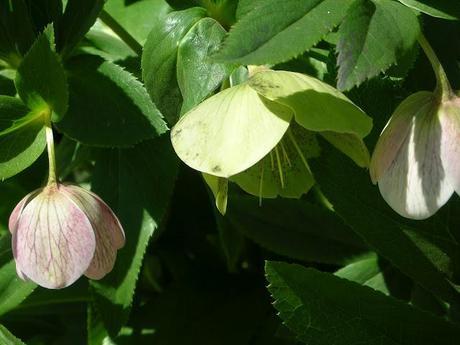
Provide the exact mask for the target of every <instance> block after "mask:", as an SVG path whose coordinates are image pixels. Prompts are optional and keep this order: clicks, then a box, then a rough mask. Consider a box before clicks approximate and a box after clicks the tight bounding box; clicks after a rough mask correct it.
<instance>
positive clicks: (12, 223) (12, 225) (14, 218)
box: [8, 188, 42, 234]
mask: <svg viewBox="0 0 460 345" xmlns="http://www.w3.org/2000/svg"><path fill="white" fill-rule="evenodd" d="M41 190H42V189H41V188H40V189H37V190H35V191H33V192H32V193H29V194H27V195H26V196H25V197H24V198H22V200H21V201H20V202H19V203H18V204H17V205H16V207H15V208H14V210H13V212H11V215H10V219H9V221H8V229H9V230H10V232H11V234H13V233H14V231H15V229H16V225H17V224H18V219H19V217H20V216H21V213H22V210H23V209H24V207H25V206H26V205H27V203H28V202H29V201H30V200H32V199H33V198H34V197H35V196H36V195H37V194H39V193H40V191H41Z"/></svg>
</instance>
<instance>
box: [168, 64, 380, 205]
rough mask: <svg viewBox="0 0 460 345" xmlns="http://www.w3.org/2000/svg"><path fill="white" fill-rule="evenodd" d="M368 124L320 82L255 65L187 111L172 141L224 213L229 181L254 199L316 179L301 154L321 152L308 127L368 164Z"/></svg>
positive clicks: (292, 191)
mask: <svg viewBox="0 0 460 345" xmlns="http://www.w3.org/2000/svg"><path fill="white" fill-rule="evenodd" d="M250 74H251V73H250ZM371 127H372V120H371V119H370V118H369V117H368V116H367V115H366V114H364V112H363V111H362V110H361V109H359V108H358V107H357V106H356V105H354V104H353V103H352V102H351V101H350V100H349V99H348V98H347V97H346V96H345V95H343V94H342V93H340V92H339V91H338V90H336V89H334V88H333V87H331V86H329V85H327V84H325V83H324V82H322V81H320V80H318V79H315V78H312V77H310V76H307V75H303V74H300V73H295V72H288V71H273V70H269V69H258V70H256V72H255V73H253V74H252V75H251V77H250V78H249V79H248V80H247V81H246V82H243V83H241V84H238V85H235V86H232V87H230V88H228V89H225V90H223V91H221V92H219V93H217V94H216V95H214V96H211V97H210V98H208V99H207V100H205V101H204V102H202V103H201V104H199V105H198V106H196V107H195V108H193V109H192V110H190V111H189V112H187V113H186V114H185V115H184V116H183V117H182V118H181V119H180V120H179V121H178V122H177V124H176V125H175V126H174V128H173V129H172V130H171V141H172V144H173V147H174V150H175V151H176V153H177V155H178V156H179V158H180V159H181V160H182V161H183V162H185V163H186V164H187V165H189V166H190V167H191V168H193V169H195V170H198V171H201V172H202V173H203V174H204V177H205V180H206V182H207V183H208V185H209V186H210V187H211V189H212V190H213V193H214V196H215V198H216V206H217V207H218V209H219V211H221V213H225V208H226V203H227V200H226V198H227V180H228V179H230V180H231V181H233V182H235V183H237V184H238V185H239V186H240V187H242V188H243V189H244V190H245V191H246V192H248V193H250V194H253V195H258V196H259V197H260V198H263V197H264V198H274V197H277V196H282V197H289V198H299V197H300V196H301V195H302V194H304V193H306V192H308V190H309V189H310V188H311V187H312V186H313V184H314V178H313V175H312V173H311V171H310V168H309V166H308V163H307V159H308V158H311V157H316V156H318V155H319V147H318V144H317V142H316V137H315V135H314V132H316V133H318V134H320V135H321V136H323V137H324V138H325V139H326V140H328V141H329V142H330V143H331V144H332V145H334V146H335V147H337V148H338V149H339V150H341V151H342V152H344V153H345V154H347V155H348V156H350V157H351V158H352V159H353V160H354V161H355V162H356V163H357V164H358V165H360V166H367V165H368V163H369V153H368V151H367V148H366V147H365V145H364V144H363V142H362V138H363V137H364V136H366V135H367V134H368V133H369V131H370V129H371Z"/></svg>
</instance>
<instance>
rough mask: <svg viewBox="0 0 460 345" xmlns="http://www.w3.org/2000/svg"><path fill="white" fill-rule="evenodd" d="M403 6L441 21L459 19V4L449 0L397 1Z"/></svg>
mask: <svg viewBox="0 0 460 345" xmlns="http://www.w3.org/2000/svg"><path fill="white" fill-rule="evenodd" d="M399 2H402V3H403V4H404V5H406V6H408V7H410V8H413V9H416V10H418V11H420V12H423V13H426V14H428V15H429V16H432V17H437V18H443V19H450V20H455V19H460V2H458V1H450V0H399Z"/></svg>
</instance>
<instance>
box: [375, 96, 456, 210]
mask: <svg viewBox="0 0 460 345" xmlns="http://www.w3.org/2000/svg"><path fill="white" fill-rule="evenodd" d="M370 174H371V178H372V181H373V182H374V183H378V185H379V189H380V192H381V194H382V196H383V198H384V199H385V200H386V202H387V203H388V204H389V205H390V206H391V207H392V208H393V209H394V210H395V211H396V212H398V213H399V214H400V215H402V216H404V217H407V218H411V219H425V218H428V217H430V216H432V215H433V214H434V213H435V212H436V211H437V210H438V209H439V208H440V207H442V206H443V205H444V204H445V203H446V202H447V201H448V200H449V199H450V197H451V196H452V194H453V193H454V191H456V192H457V194H459V192H460V98H458V97H456V96H454V95H451V96H450V97H439V96H437V95H436V94H434V93H431V92H418V93H416V94H413V95H411V96H409V97H408V98H407V99H405V100H404V101H403V102H402V103H401V104H400V105H399V107H398V108H397V109H396V111H395V112H394V114H393V115H392V116H391V118H390V120H389V122H388V124H387V125H386V127H385V128H384V130H383V132H382V134H381V136H380V138H379V140H378V142H377V145H376V148H375V151H374V153H373V156H372V160H371V165H370Z"/></svg>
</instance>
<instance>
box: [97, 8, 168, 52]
mask: <svg viewBox="0 0 460 345" xmlns="http://www.w3.org/2000/svg"><path fill="white" fill-rule="evenodd" d="M104 10H106V11H107V12H108V13H109V14H110V15H111V16H112V17H113V18H114V19H115V20H116V21H117V22H118V23H120V25H121V26H122V27H123V28H124V29H125V30H126V31H128V32H129V33H130V34H131V35H132V36H133V37H134V39H136V40H137V41H138V42H139V43H140V44H142V45H143V44H144V43H145V41H146V40H147V36H148V34H149V33H150V31H151V30H152V27H153V26H154V25H155V22H156V21H160V20H162V19H163V18H164V17H165V16H166V15H167V14H168V13H169V12H170V11H171V7H169V5H168V4H167V2H166V1H164V0H141V1H126V0H108V1H107V2H106V4H105V5H104Z"/></svg>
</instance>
